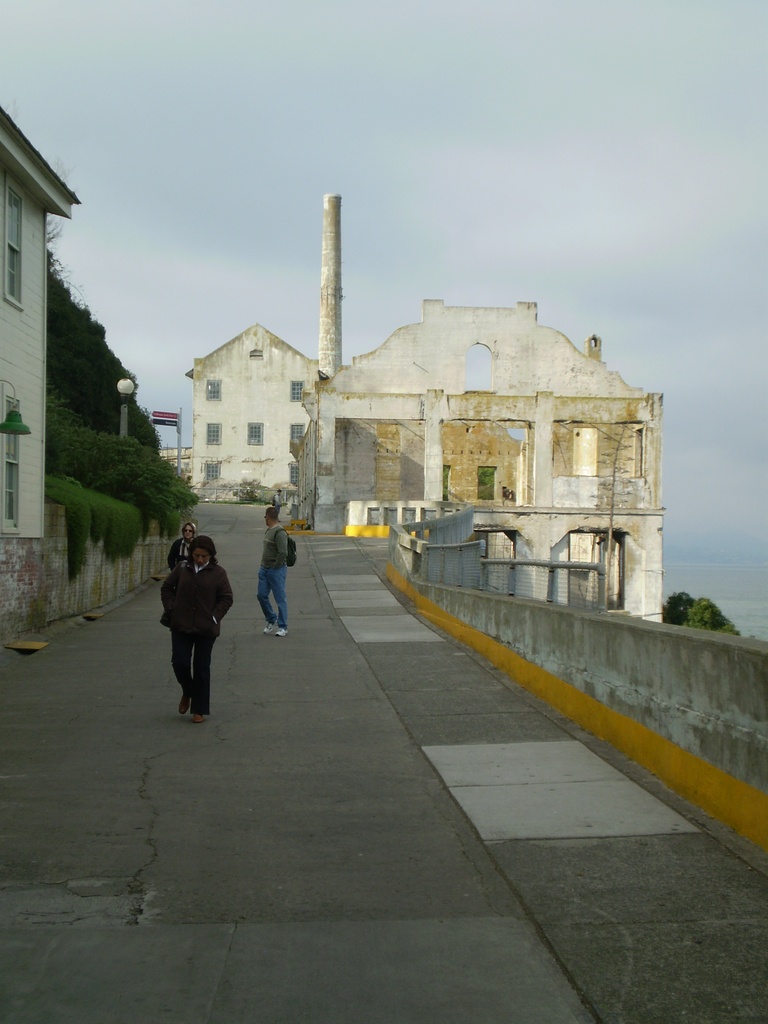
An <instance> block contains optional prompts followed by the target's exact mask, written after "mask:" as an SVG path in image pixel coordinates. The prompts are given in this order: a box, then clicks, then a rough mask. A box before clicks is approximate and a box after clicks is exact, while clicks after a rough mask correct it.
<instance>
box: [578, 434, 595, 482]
mask: <svg viewBox="0 0 768 1024" xmlns="http://www.w3.org/2000/svg"><path fill="white" fill-rule="evenodd" d="M573 475H574V476H597V428H596V427H584V426H580V427H578V428H577V429H576V430H574V432H573Z"/></svg>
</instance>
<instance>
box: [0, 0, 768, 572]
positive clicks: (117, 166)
mask: <svg viewBox="0 0 768 1024" xmlns="http://www.w3.org/2000/svg"><path fill="white" fill-rule="evenodd" d="M7 7H8V9H6V10H4V12H3V19H2V33H3V40H4V45H3V57H2V62H1V63H0V105H2V106H3V107H4V108H5V109H6V110H7V112H8V113H9V114H10V115H11V117H13V118H14V120H15V121H16V123H17V124H18V126H19V127H20V128H21V130H22V131H23V132H24V133H25V134H26V135H27V137H28V138H29V139H30V141H31V142H32V143H33V145H35V146H36V147H37V148H38V149H39V150H40V151H41V153H42V154H43V155H44V156H45V158H46V159H47V160H48V161H49V162H50V163H51V164H52V165H53V166H54V167H55V168H56V169H57V170H58V171H59V172H60V173H61V174H62V176H63V177H64V178H65V180H66V181H67V183H68V184H69V186H70V187H71V188H73V189H74V190H75V192H77V194H78V196H79V198H80V200H81V202H82V205H81V206H79V207H77V208H76V209H75V213H74V217H73V220H72V222H71V223H67V224H66V226H65V228H64V232H63V236H62V238H61V240H60V242H59V246H58V254H59V257H60V259H61V261H62V262H63V263H64V265H65V267H66V268H67V270H68V272H69V276H70V280H71V283H72V285H73V286H74V287H75V288H76V290H77V292H78V294H80V295H81V297H82V298H83V299H84V300H85V302H86V303H87V305H88V306H89V308H90V309H91V311H92V313H93V314H94V316H95V317H96V318H97V319H98V320H100V321H101V322H102V323H103V324H104V326H105V328H106V331H107V341H108V344H109V345H110V347H111V348H112V350H113V351H114V352H115V353H116V354H117V355H118V356H119V358H120V359H121V360H122V361H123V363H124V364H125V365H126V366H127V367H128V368H129V369H130V370H131V371H132V372H134V373H135V374H136V376H137V378H138V382H139V393H138V399H139V402H140V404H141V405H144V406H145V407H147V408H148V409H150V410H152V409H163V410H165V409H168V410H173V409H177V408H182V410H183V416H184V419H185V423H186V424H187V426H189V424H190V423H191V411H192V410H191V382H190V381H189V380H188V379H187V378H186V377H185V373H186V371H187V370H189V369H190V368H191V367H192V364H193V359H194V357H195V356H203V355H206V354H207V353H209V352H211V351H213V350H214V349H215V348H218V347H219V346H220V345H222V344H224V343H225V342H227V341H228V340H229V339H230V338H232V337H234V336H235V335H237V334H239V333H240V332H241V331H242V330H244V329H245V328H246V327H248V326H250V325H251V324H253V323H257V322H258V323H261V324H263V325H264V326H265V327H267V328H268V329H269V330H271V331H273V332H274V333H275V334H277V335H278V336H279V337H281V338H283V339H284V340H285V341H287V342H288V343H289V344H291V345H293V346H294V347H295V348H298V349H299V350H300V351H302V352H304V353H305V354H307V355H310V356H314V355H316V353H317V333H318V304H319V281H320V247H321V227H322V197H323V194H324V193H327V192H338V193H340V194H341V196H342V236H343V273H344V294H345V301H344V325H343V336H344V340H343V347H344V358H345V360H346V361H349V359H350V358H351V356H353V355H357V354H359V353H362V352H367V351H370V350H371V349H372V348H374V347H376V346H378V345H379V344H381V343H382V342H383V341H384V340H385V339H386V338H387V337H388V336H389V335H390V334H391V333H392V332H393V331H394V330H396V329H397V328H398V327H400V326H402V325H403V324H407V323H413V322H416V321H419V320H420V319H421V301H422V299H425V298H437V299H443V300H445V302H446V304H449V305H488V306H513V305H514V304H515V303H516V302H518V301H533V302H537V303H538V307H539V322H540V323H542V324H545V325H547V326H551V327H555V328H557V329H558V330H560V331H562V332H563V333H564V334H565V335H566V336H567V337H569V338H570V339H571V341H573V343H574V344H575V345H576V346H577V348H578V349H579V350H580V351H582V350H583V341H584V339H585V338H586V337H587V336H588V335H589V334H592V333H597V334H599V335H600V336H601V337H602V339H603V357H604V359H605V361H606V363H607V365H608V366H609V368H610V369H612V370H617V371H618V372H619V373H620V375H621V376H622V377H623V378H624V380H625V381H626V382H627V383H628V384H630V385H632V386H634V387H642V388H644V389H645V390H647V391H660V392H663V393H664V396H665V398H664V410H665V428H664V504H665V506H666V507H667V508H668V510H669V511H668V514H667V519H666V528H665V534H666V543H667V551H668V553H674V552H675V550H679V549H681V548H682V547H683V546H685V545H688V544H691V543H692V544H694V545H695V546H696V548H697V550H698V551H700V553H701V556H702V560H705V561H706V560H708V557H707V556H708V554H709V549H710V547H711V548H712V549H713V550H715V551H718V552H720V553H722V552H726V553H727V552H728V551H730V550H733V551H734V553H736V552H738V553H742V552H743V550H744V549H745V548H749V547H750V545H751V546H753V547H757V548H758V549H759V556H760V558H761V559H762V560H766V559H767V558H768V545H767V544H766V540H765V536H766V524H767V522H768V513H767V511H766V510H767V509H768V458H767V456H766V450H767V449H768V417H767V415H766V405H767V402H766V393H767V391H768V388H767V385H768V356H767V355H766V313H765V309H766V288H765V285H766V271H767V270H768V256H767V253H768V246H767V245H766V234H767V233H768V232H766V220H767V219H768V218H767V217H766V212H767V209H768V203H767V202H766V200H767V199H768V195H767V192H768V190H767V189H766V180H767V179H766V168H767V167H768V160H767V159H766V156H767V155H768V154H767V153H766V150H767V149H768V144H767V143H766V125H767V124H768V118H767V117H766V114H768V109H767V108H768V103H767V102H766V99H767V97H768V81H767V79H768V72H767V71H766V68H767V67H768V62H767V61H766V57H767V56H768V52H767V51H768V45H767V43H768V3H766V2H765V0H578V2H577V0H524V2H522V0H493V2H489V0H466V2H465V0H454V2H453V3H450V2H449V3H446V2H445V0H441V2H437V0H390V2H389V3H387V4H379V3H376V4H374V3H371V2H369V0H355V2H353V0H326V2H325V3H317V2H316V0H294V2H293V3H290V4H277V3H271V4H266V3H264V2H261V0H216V2H201V0H184V2H183V3H182V2H180V0H179V2H176V0H124V2H123V3H121V4H119V5H105V4H104V3H103V2H102V0H98V2H97V0H69V2H68V3H62V2H61V0H24V3H16V4H12V5H7ZM159 430H160V434H161V438H162V441H163V443H164V444H175V432H174V431H173V430H172V429H169V428H162V427H161V428H159ZM189 440H190V435H189V430H188V429H187V430H185V441H187V442H188V441H189Z"/></svg>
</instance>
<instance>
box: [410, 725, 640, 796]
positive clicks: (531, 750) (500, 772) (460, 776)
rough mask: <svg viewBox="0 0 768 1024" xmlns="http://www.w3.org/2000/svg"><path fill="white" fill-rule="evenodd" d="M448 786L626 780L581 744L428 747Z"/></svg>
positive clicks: (495, 744) (428, 752) (571, 741)
mask: <svg viewBox="0 0 768 1024" xmlns="http://www.w3.org/2000/svg"><path fill="white" fill-rule="evenodd" d="M424 753H425V754H426V755H427V757H428V758H429V759H430V761H431V762H432V764H433V765H434V766H435V768H437V770H438V771H439V772H440V775H441V776H442V778H443V781H444V782H445V784H446V786H450V787H451V788H454V787H456V786H499V785H501V786H511V785H527V784H530V783H542V782H594V781H597V780H610V781H614V782H615V781H619V780H621V781H623V780H624V776H623V775H622V774H621V772H619V771H617V770H616V769H615V768H612V767H611V766H610V765H609V764H607V763H606V762H605V761H603V759H602V758H600V757H598V756H597V754H593V753H592V751H591V750H587V748H586V747H585V746H584V745H583V744H582V743H576V742H575V741H574V740H568V739H566V738H565V737H562V739H561V740H560V741H556V742H552V743H474V744H472V743H467V744H462V745H461V746H450V747H425V748H424Z"/></svg>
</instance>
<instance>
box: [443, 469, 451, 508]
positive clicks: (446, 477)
mask: <svg viewBox="0 0 768 1024" xmlns="http://www.w3.org/2000/svg"><path fill="white" fill-rule="evenodd" d="M450 500H451V467H450V466H443V501H450Z"/></svg>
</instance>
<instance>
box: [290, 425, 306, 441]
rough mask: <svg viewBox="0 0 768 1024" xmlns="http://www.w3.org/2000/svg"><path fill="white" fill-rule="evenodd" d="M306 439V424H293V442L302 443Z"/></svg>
mask: <svg viewBox="0 0 768 1024" xmlns="http://www.w3.org/2000/svg"><path fill="white" fill-rule="evenodd" d="M302 437H304V424H303V423H292V424H291V441H292V442H293V441H300V440H301V439H302Z"/></svg>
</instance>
